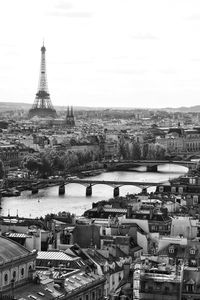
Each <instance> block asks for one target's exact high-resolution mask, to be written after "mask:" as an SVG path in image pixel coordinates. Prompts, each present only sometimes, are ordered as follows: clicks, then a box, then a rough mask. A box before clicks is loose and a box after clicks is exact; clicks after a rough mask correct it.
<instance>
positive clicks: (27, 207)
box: [1, 165, 187, 217]
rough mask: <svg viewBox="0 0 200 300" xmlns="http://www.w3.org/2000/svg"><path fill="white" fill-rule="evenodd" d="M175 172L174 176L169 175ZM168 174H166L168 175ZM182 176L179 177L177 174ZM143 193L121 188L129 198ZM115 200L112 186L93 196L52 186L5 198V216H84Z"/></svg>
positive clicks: (151, 177) (113, 177)
mask: <svg viewBox="0 0 200 300" xmlns="http://www.w3.org/2000/svg"><path fill="white" fill-rule="evenodd" d="M169 171H171V173H169ZM165 172H166V173H165ZM177 172H179V173H177ZM185 173H187V169H186V168H184V167H180V166H179V167H177V166H168V165H165V166H162V173H150V172H133V171H131V172H128V171H127V172H103V173H101V174H99V175H96V176H92V177H90V179H92V180H100V181H103V180H105V181H106V180H110V181H137V182H143V183H145V181H146V182H164V181H167V180H169V178H171V179H172V178H174V177H178V176H180V175H183V174H185ZM154 191H155V187H151V188H149V189H148V192H149V193H150V192H154ZM140 192H141V189H140V188H139V187H135V186H121V187H120V196H125V195H127V194H128V193H129V194H138V193H140ZM112 197H113V187H110V186H108V185H100V184H97V185H94V186H93V187H92V195H91V196H89V197H87V196H86V189H85V186H83V185H80V184H76V183H72V184H68V185H66V187H65V195H60V196H59V189H58V186H50V187H46V188H43V189H39V191H38V193H37V194H32V192H31V191H30V190H29V191H28V190H27V191H22V192H21V196H17V197H9V198H7V197H6V198H4V197H3V198H2V201H1V207H2V210H1V214H2V215H8V211H9V212H10V215H16V214H17V211H18V215H19V216H24V217H30V215H31V217H40V216H45V215H46V214H48V213H55V214H56V213H58V212H59V211H66V212H70V213H75V214H76V215H77V216H81V215H82V214H83V213H84V211H86V210H87V209H90V208H91V207H92V203H93V202H98V201H101V200H108V199H110V198H112Z"/></svg>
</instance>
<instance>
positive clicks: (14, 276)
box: [13, 271, 16, 279]
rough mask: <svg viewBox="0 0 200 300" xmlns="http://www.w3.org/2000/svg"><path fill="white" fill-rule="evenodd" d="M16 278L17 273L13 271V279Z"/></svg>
mask: <svg viewBox="0 0 200 300" xmlns="http://www.w3.org/2000/svg"><path fill="white" fill-rule="evenodd" d="M15 278H16V271H13V279H15Z"/></svg>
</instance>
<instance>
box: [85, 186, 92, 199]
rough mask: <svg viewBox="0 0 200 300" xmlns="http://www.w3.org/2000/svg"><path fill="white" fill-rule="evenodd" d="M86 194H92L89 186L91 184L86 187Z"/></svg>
mask: <svg viewBox="0 0 200 300" xmlns="http://www.w3.org/2000/svg"><path fill="white" fill-rule="evenodd" d="M86 196H92V186H91V184H90V185H88V186H87V187H86Z"/></svg>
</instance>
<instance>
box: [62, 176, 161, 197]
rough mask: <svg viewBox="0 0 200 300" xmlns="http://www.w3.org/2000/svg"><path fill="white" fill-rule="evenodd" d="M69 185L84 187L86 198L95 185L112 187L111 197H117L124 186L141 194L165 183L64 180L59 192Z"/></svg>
mask: <svg viewBox="0 0 200 300" xmlns="http://www.w3.org/2000/svg"><path fill="white" fill-rule="evenodd" d="M70 183H78V184H81V185H84V186H86V196H91V195H92V186H94V185H97V184H105V185H109V186H111V187H113V196H114V197H117V196H119V188H120V187H121V186H124V185H130V186H137V187H139V188H141V189H142V191H143V192H146V191H147V188H148V187H150V186H159V185H161V184H164V183H166V181H165V182H159V183H158V182H157V183H155V182H147V181H140V182H138V181H116V180H114V181H113V180H112V181H111V180H90V179H89V180H88V179H87V180H85V179H66V180H65V182H64V183H63V184H62V185H60V187H59V189H60V191H62V190H63V192H65V185H67V184H70Z"/></svg>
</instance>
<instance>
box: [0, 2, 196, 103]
mask: <svg viewBox="0 0 200 300" xmlns="http://www.w3.org/2000/svg"><path fill="white" fill-rule="evenodd" d="M0 27H1V30H0V58H1V59H0V101H9V102H26V103H30V104H32V103H33V101H34V98H35V93H36V92H37V87H38V80H39V69H40V56H41V51H40V48H41V46H42V43H43V39H44V43H45V47H46V49H47V51H46V62H47V79H48V87H49V92H50V95H51V100H52V103H53V104H54V105H74V106H98V107H99V106H109V107H116V106H118V107H119V106H123V107H141V108H146V107H169V106H171V107H178V106H192V105H199V104H200V1H199V0H196V1H194V0H187V1H184V0H0Z"/></svg>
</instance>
